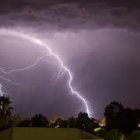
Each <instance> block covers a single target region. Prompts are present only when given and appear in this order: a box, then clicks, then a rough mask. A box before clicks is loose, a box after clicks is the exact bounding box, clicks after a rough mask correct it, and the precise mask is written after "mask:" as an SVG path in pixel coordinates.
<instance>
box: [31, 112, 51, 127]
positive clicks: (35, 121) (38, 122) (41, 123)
mask: <svg viewBox="0 0 140 140" xmlns="http://www.w3.org/2000/svg"><path fill="white" fill-rule="evenodd" d="M31 126H32V127H48V126H49V121H48V119H47V118H46V117H45V116H43V115H42V114H36V115H34V116H33V117H32V118H31Z"/></svg>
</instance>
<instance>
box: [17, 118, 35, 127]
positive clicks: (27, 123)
mask: <svg viewBox="0 0 140 140" xmlns="http://www.w3.org/2000/svg"><path fill="white" fill-rule="evenodd" d="M31 125H32V122H31V120H30V119H24V120H22V121H21V122H20V123H18V124H17V125H16V126H17V127H31Z"/></svg>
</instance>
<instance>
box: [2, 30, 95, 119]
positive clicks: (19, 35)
mask: <svg viewBox="0 0 140 140" xmlns="http://www.w3.org/2000/svg"><path fill="white" fill-rule="evenodd" d="M0 34H2V35H11V36H15V37H17V38H21V39H25V40H28V41H30V42H32V43H35V44H37V45H39V46H41V47H43V48H45V50H46V53H49V55H50V56H52V57H54V58H55V60H56V61H57V62H58V64H59V65H60V67H61V68H62V69H63V71H64V72H65V73H67V75H68V77H69V79H68V87H69V89H70V92H71V94H72V95H75V96H76V97H77V98H78V99H79V100H80V101H81V102H82V103H83V105H84V107H85V111H86V113H87V114H88V116H89V117H91V115H92V113H91V112H90V109H89V105H88V102H87V100H86V99H85V98H84V97H83V96H82V95H81V94H80V93H79V92H78V91H76V90H75V89H74V88H73V86H72V81H73V75H72V73H71V71H70V69H69V68H68V67H67V66H66V65H65V64H64V62H63V60H62V59H61V58H60V57H59V56H58V55H57V54H56V53H55V52H54V51H53V50H52V49H51V48H50V47H49V46H48V45H47V44H46V43H44V42H43V41H42V40H41V39H39V38H36V37H33V36H31V35H28V34H25V33H23V32H19V31H16V30H11V29H6V28H1V29H0ZM44 57H45V56H42V57H40V58H38V59H37V61H36V62H35V63H34V64H32V65H30V66H28V67H24V68H21V69H14V70H10V71H8V72H6V71H5V70H4V69H2V68H1V70H2V72H3V73H4V74H12V73H14V72H19V71H25V70H28V69H30V68H33V67H35V66H36V65H37V63H38V62H39V61H41V60H43V59H44ZM6 80H8V81H9V82H11V83H12V81H11V80H9V79H6Z"/></svg>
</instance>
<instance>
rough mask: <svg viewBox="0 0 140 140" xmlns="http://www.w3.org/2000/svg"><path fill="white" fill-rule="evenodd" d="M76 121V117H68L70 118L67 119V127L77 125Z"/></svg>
mask: <svg viewBox="0 0 140 140" xmlns="http://www.w3.org/2000/svg"><path fill="white" fill-rule="evenodd" d="M76 123H77V119H76V118H74V117H70V118H69V119H68V125H69V128H76V126H77V124H76Z"/></svg>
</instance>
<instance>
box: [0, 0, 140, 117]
mask: <svg viewBox="0 0 140 140" xmlns="http://www.w3.org/2000/svg"><path fill="white" fill-rule="evenodd" d="M42 2H43V0H42ZM83 2H84V1H83ZM83 2H80V3H78V2H71V3H68V2H59V3H58V1H57V2H53V3H51V2H50V3H49V4H47V3H46V4H43V5H42V4H41V3H40V5H38V4H37V5H38V6H36V3H39V2H38V1H37V0H36V3H32V2H31V3H30V4H29V3H28V4H27V5H26V6H25V5H24V6H23V5H22V4H21V7H20V8H18V7H17V5H16V1H15V3H14V4H13V5H12V4H11V3H9V4H8V3H6V2H5V3H3V5H4V6H5V7H4V9H5V10H3V9H1V12H0V26H1V28H3V27H4V28H9V29H12V30H15V31H23V32H25V33H26V34H28V35H31V36H32V35H33V36H35V37H37V38H41V40H42V41H44V42H45V43H46V44H48V45H49V46H51V49H52V50H54V51H55V52H56V53H57V54H58V55H59V56H60V57H61V58H62V59H63V62H64V63H65V64H66V65H67V66H68V67H69V68H70V70H71V72H72V74H73V76H74V80H73V82H72V85H73V87H74V88H75V89H76V90H78V91H79V92H80V94H81V95H82V96H84V97H85V98H86V99H87V101H88V103H89V107H90V109H91V111H92V113H93V115H94V117H96V118H99V117H102V115H103V110H104V107H105V106H106V105H107V104H108V103H109V102H111V101H112V100H117V101H120V102H122V103H123V104H124V105H125V106H128V105H129V106H130V107H138V108H139V107H140V104H139V98H138V97H139V93H140V88H139V83H140V74H139V71H140V56H139V52H140V47H139V45H140V40H139V38H140V32H139V20H138V15H139V13H140V11H139V9H137V8H136V7H133V9H132V8H130V9H129V8H128V7H127V6H125V5H123V6H121V5H118V6H113V5H107V4H103V3H102V4H101V3H93V2H87V3H86V4H83ZM25 4H26V2H25ZM33 4H34V5H33ZM19 11H20V12H19ZM64 11H65V12H64ZM0 42H1V44H0V67H1V68H4V69H5V70H6V71H9V70H11V69H17V68H23V67H26V66H28V65H30V64H32V63H34V62H35V61H36V60H37V58H38V57H40V56H42V55H44V54H45V49H42V48H40V47H39V46H38V45H37V44H35V43H32V42H30V41H28V40H25V39H21V38H19V37H14V36H11V35H3V34H1V35H0ZM61 72H62V70H61V68H60V66H59V65H58V63H57V62H56V61H55V60H54V58H52V57H50V56H47V57H46V58H45V60H44V61H40V62H39V63H38V64H37V66H36V67H35V68H32V69H29V70H27V71H22V72H16V73H13V74H12V75H9V76H7V75H4V73H2V71H0V75H1V76H4V77H6V78H9V79H11V80H13V81H16V82H20V86H14V85H11V84H10V83H8V82H7V81H4V80H3V79H0V84H2V85H3V88H2V89H3V91H4V92H6V93H7V94H8V95H9V96H11V98H12V102H13V106H14V110H15V112H19V113H21V114H24V115H32V114H34V113H39V112H40V113H43V114H45V115H47V116H52V115H53V114H57V113H58V114H62V116H65V117H67V116H71V115H76V114H77V113H78V112H79V111H81V102H79V101H78V100H77V98H75V97H73V96H71V94H70V91H69V88H68V86H67V80H68V77H67V75H66V74H63V75H62V76H60V77H57V75H58V73H60V74H61ZM82 111H83V108H82Z"/></svg>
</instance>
